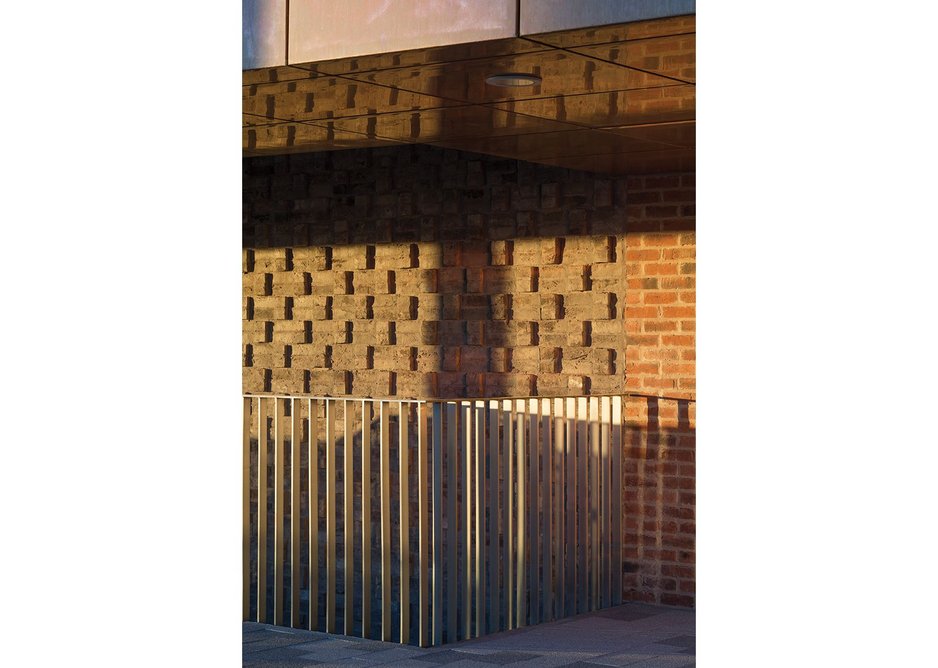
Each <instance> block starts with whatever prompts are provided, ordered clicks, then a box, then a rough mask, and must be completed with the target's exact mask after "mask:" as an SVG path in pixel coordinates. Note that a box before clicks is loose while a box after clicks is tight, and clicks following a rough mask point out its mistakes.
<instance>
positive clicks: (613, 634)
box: [242, 603, 696, 668]
mask: <svg viewBox="0 0 938 668" xmlns="http://www.w3.org/2000/svg"><path fill="white" fill-rule="evenodd" d="M242 642H243V645H242V656H243V665H244V666H246V667H247V666H251V667H257V668H301V667H302V666H380V665H384V666H400V667H401V668H432V667H433V666H437V665H446V666H447V667H448V668H473V667H475V668H486V667H488V666H492V665H502V666H518V667H520V666H544V667H545V668H549V667H554V666H556V667H560V666H567V667H569V668H594V667H595V666H629V667H630V668H659V667H660V668H665V667H668V668H670V667H672V666H673V667H678V666H681V667H684V666H693V665H694V664H695V651H696V649H695V648H696V635H695V613H694V611H693V610H685V609H679V608H664V607H655V606H650V605H642V604H637V603H628V604H626V605H622V606H618V607H615V608H609V609H606V610H601V611H599V612H594V613H589V614H585V615H579V616H577V617H569V618H567V619H563V620H560V621H557V622H551V623H548V624H539V625H537V626H532V627H528V628H523V629H518V630H515V631H507V632H503V633H496V634H492V635H489V636H486V637H484V638H477V639H474V640H466V641H462V642H458V643H453V644H450V645H445V646H443V647H435V648H429V649H420V648H418V647H410V646H404V645H398V644H396V643H385V642H379V641H375V640H364V639H361V638H350V637H347V636H339V635H330V634H327V633H316V632H312V631H299V630H294V629H287V628H283V627H276V626H270V625H269V624H255V623H253V622H244V626H243V630H242Z"/></svg>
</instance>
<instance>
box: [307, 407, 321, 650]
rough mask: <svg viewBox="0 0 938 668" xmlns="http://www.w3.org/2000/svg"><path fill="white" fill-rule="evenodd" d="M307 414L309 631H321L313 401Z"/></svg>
mask: <svg viewBox="0 0 938 668" xmlns="http://www.w3.org/2000/svg"><path fill="white" fill-rule="evenodd" d="M306 408H307V414H308V416H309V430H308V437H307V443H306V445H307V448H308V455H307V466H306V475H307V478H308V481H307V490H308V492H309V506H308V511H307V513H308V517H307V519H308V523H309V555H308V561H309V564H308V566H307V568H308V571H309V594H308V597H309V598H308V601H307V602H308V604H309V610H308V611H307V616H308V619H309V630H310V631H314V630H319V430H318V429H317V423H318V418H317V412H318V411H319V406H318V405H317V406H316V409H315V410H313V400H312V399H309V400H307V404H306Z"/></svg>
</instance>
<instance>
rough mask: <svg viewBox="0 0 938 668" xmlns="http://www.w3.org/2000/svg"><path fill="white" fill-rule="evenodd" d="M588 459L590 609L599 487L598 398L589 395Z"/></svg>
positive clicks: (595, 580)
mask: <svg viewBox="0 0 938 668" xmlns="http://www.w3.org/2000/svg"><path fill="white" fill-rule="evenodd" d="M589 406H590V435H589V440H590V460H589V472H590V476H589V477H590V482H589V490H590V493H589V504H590V511H589V515H590V538H589V556H590V584H591V591H592V595H591V598H590V601H591V608H590V609H591V610H596V609H598V608H599V526H600V522H599V513H600V509H601V504H600V489H599V465H600V462H599V398H598V397H590V400H589Z"/></svg>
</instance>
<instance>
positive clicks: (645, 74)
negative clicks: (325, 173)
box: [242, 17, 696, 173]
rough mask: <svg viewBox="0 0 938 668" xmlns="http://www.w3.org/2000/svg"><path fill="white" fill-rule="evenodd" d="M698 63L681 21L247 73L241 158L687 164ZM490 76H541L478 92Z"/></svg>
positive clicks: (690, 25) (631, 167) (593, 166)
mask: <svg viewBox="0 0 938 668" xmlns="http://www.w3.org/2000/svg"><path fill="white" fill-rule="evenodd" d="M694 56H695V35H694V22H693V17H678V18H675V19H663V20H658V21H648V22H642V23H638V24H627V25H621V26H603V27H601V28H592V29H583V30H575V31H565V32H564V33H559V34H551V35H538V36H536V38H534V39H527V38H515V37H512V38H507V39H499V40H491V41H488V42H477V43H473V44H463V45H455V46H447V47H440V48H434V49H421V50H416V51H406V52H397V53H386V54H378V55H372V56H365V57H351V58H344V59H335V60H331V61H324V62H316V63H306V64H303V65H289V66H281V67H275V68H268V69H265V70H253V71H250V72H244V76H243V79H242V81H243V84H244V85H243V89H242V90H243V112H244V115H243V118H244V124H243V149H244V154H245V155H260V154H270V153H288V152H298V151H321V150H333V149H342V148H353V147H363V146H375V145H393V144H401V143H431V144H434V145H437V146H440V147H447V148H458V149H461V150H468V151H475V152H480V153H490V154H493V155H500V156H504V157H512V158H518V159H524V160H530V161H535V162H542V163H546V164H556V165H560V166H570V167H574V166H575V168H576V169H587V170H593V171H612V172H615V173H629V172H632V171H638V170H644V171H649V170H651V171H667V170H669V169H677V168H682V169H683V168H693V152H694V128H695V122H694V119H695V105H696V98H695V90H696V88H695V76H696V73H695V58H694ZM499 72H527V73H532V74H536V75H538V76H540V77H541V78H542V80H541V82H540V84H538V85H535V86H529V87H523V88H502V87H495V86H491V85H489V84H487V83H485V79H486V77H488V76H490V75H492V74H496V73H499ZM656 155H657V157H656ZM591 156H592V157H593V159H591ZM617 156H618V157H617ZM639 156H641V157H639ZM688 165H689V167H688Z"/></svg>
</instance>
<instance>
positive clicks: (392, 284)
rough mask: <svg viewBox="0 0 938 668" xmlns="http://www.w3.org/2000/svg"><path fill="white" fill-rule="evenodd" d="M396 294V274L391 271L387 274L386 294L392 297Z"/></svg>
mask: <svg viewBox="0 0 938 668" xmlns="http://www.w3.org/2000/svg"><path fill="white" fill-rule="evenodd" d="M395 293H397V274H395V273H394V272H393V271H389V272H388V294H389V295H393V294H395Z"/></svg>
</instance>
